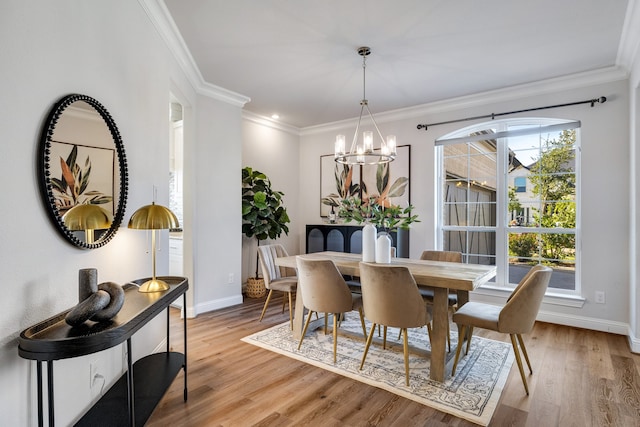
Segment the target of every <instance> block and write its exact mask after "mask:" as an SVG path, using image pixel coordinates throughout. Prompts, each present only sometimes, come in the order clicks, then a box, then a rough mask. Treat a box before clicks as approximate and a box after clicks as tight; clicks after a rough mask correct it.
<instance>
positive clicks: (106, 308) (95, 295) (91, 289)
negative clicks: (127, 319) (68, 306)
mask: <svg viewBox="0 0 640 427" xmlns="http://www.w3.org/2000/svg"><path fill="white" fill-rule="evenodd" d="M78 279H79V284H78V305H76V306H75V307H74V308H73V309H72V310H71V311H69V313H67V315H66V316H65V319H64V320H65V321H66V322H67V324H69V325H70V326H80V325H82V324H83V323H84V322H86V321H87V320H92V321H94V322H104V321H107V320H110V319H112V318H113V317H114V316H115V315H116V314H118V312H119V311H120V309H121V308H122V305H123V304H124V290H123V289H122V286H120V285H118V284H117V283H113V282H104V283H100V284H99V285H98V270H96V269H95V268H84V269H81V270H80V271H79V274H78Z"/></svg>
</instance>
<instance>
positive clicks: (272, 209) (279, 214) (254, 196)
mask: <svg viewBox="0 0 640 427" xmlns="http://www.w3.org/2000/svg"><path fill="white" fill-rule="evenodd" d="M282 196H284V193H283V192H281V191H275V190H273V189H272V188H271V181H269V178H267V176H266V175H265V174H263V173H262V172H260V171H257V170H253V169H252V168H250V167H245V168H243V169H242V233H243V234H244V235H245V236H247V237H249V238H253V237H255V238H256V240H257V241H258V246H259V245H260V241H262V240H266V239H272V240H273V239H277V238H278V237H280V235H281V234H282V233H283V232H284V233H285V234H287V235H288V234H289V227H288V226H287V223H289V222H291V220H290V219H289V215H288V214H287V209H286V208H285V207H284V206H283V204H282ZM257 257H258V253H257V251H256V274H255V276H254V277H250V278H249V280H248V283H247V296H249V297H252V298H259V297H262V296H264V294H265V293H266V288H265V287H264V280H263V279H261V278H259V277H258V262H257Z"/></svg>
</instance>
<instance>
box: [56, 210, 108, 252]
mask: <svg viewBox="0 0 640 427" xmlns="http://www.w3.org/2000/svg"><path fill="white" fill-rule="evenodd" d="M62 221H63V222H64V225H65V226H66V227H67V228H68V229H69V230H71V231H80V230H83V231H84V234H85V242H86V243H89V244H91V243H94V240H95V235H94V230H103V229H107V228H109V227H111V221H112V218H111V214H110V213H109V212H107V211H106V210H104V209H103V208H101V207H100V206H98V205H92V204H82V205H75V206H74V207H72V208H71V209H69V210H68V211H67V212H66V213H65V214H64V215H63V216H62Z"/></svg>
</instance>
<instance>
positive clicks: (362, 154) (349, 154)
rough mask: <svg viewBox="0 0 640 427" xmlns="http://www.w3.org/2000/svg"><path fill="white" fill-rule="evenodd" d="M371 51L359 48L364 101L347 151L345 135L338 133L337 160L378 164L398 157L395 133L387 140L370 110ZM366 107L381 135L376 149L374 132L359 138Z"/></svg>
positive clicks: (365, 133)
mask: <svg viewBox="0 0 640 427" xmlns="http://www.w3.org/2000/svg"><path fill="white" fill-rule="evenodd" d="M370 53H371V49H370V48H368V47H366V46H363V47H359V48H358V55H360V56H362V101H360V118H359V119H358V125H357V126H356V131H355V133H354V134H353V141H352V142H351V148H350V149H349V151H346V146H345V136H344V135H337V136H336V143H335V161H336V162H338V163H342V164H347V165H378V164H382V163H389V162H391V161H393V160H394V159H395V158H396V137H395V135H389V136H387V139H386V140H385V139H384V137H383V136H382V133H381V132H380V129H378V125H377V124H376V121H375V120H374V118H373V115H372V114H371V110H369V102H368V101H367V96H366V73H367V55H369V54H370ZM365 109H366V110H367V113H368V114H369V118H370V119H371V122H372V123H373V126H374V127H375V129H376V132H377V133H378V136H379V137H380V141H381V143H380V149H379V151H377V152H376V151H375V150H374V148H373V132H372V131H364V132H363V133H362V140H360V141H359V140H358V132H359V130H360V123H361V122H362V115H363V114H364V111H365Z"/></svg>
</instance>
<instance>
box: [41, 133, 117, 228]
mask: <svg viewBox="0 0 640 427" xmlns="http://www.w3.org/2000/svg"><path fill="white" fill-rule="evenodd" d="M50 159H51V160H50V165H51V175H50V176H51V178H50V180H51V187H52V189H53V198H54V200H55V205H56V208H57V210H58V213H59V214H60V216H62V215H64V214H65V213H66V212H67V211H68V210H69V209H71V208H72V207H74V206H75V205H79V204H96V205H100V207H102V208H103V209H105V210H106V211H107V212H109V213H110V214H111V215H113V214H114V210H115V207H114V201H113V199H114V198H113V195H114V192H115V182H114V174H115V167H116V163H115V162H116V155H115V150H114V149H112V148H103V147H92V146H89V145H80V144H70V143H67V142H60V141H51V157H50Z"/></svg>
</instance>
